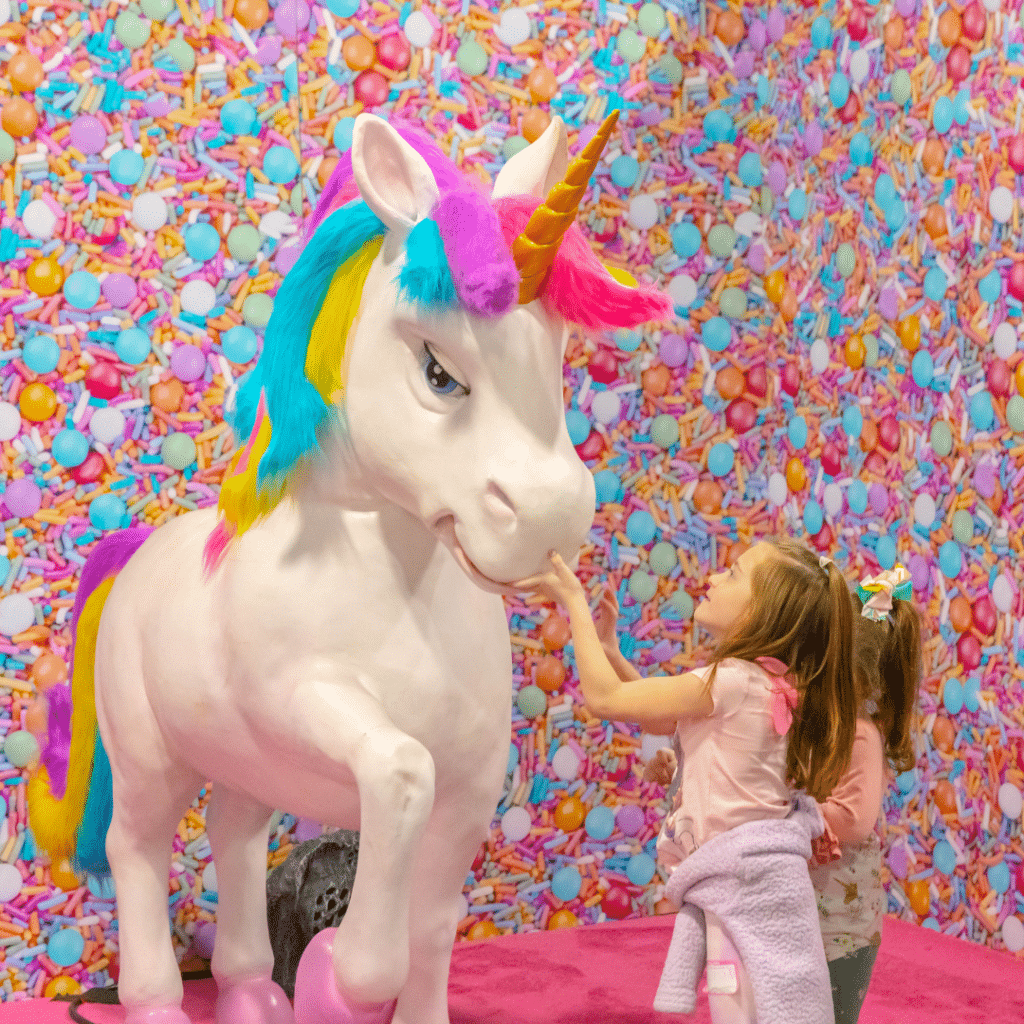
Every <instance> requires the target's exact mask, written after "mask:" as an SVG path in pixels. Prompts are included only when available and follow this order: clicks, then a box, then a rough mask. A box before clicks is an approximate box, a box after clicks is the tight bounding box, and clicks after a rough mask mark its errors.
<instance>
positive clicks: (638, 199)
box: [629, 196, 658, 231]
mask: <svg viewBox="0 0 1024 1024" xmlns="http://www.w3.org/2000/svg"><path fill="white" fill-rule="evenodd" d="M629 223H630V224H631V225H632V226H633V227H635V228H636V229H637V230H638V231H647V230H648V229H649V228H653V227H654V225H655V224H657V223H658V203H657V201H656V200H654V199H652V198H651V197H650V196H633V198H632V199H631V200H630V201H629Z"/></svg>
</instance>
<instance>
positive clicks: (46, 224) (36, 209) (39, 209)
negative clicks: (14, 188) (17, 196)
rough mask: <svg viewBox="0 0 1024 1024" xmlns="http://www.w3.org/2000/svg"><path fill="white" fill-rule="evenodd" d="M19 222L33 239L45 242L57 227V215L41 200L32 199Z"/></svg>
mask: <svg viewBox="0 0 1024 1024" xmlns="http://www.w3.org/2000/svg"><path fill="white" fill-rule="evenodd" d="M21 222H22V224H24V225H25V230H26V231H27V232H28V233H29V234H30V235H31V236H32V237H33V238H39V239H42V240H43V241H46V239H48V238H51V237H52V236H53V233H54V230H55V229H56V227H57V214H56V213H54V212H53V210H52V209H51V208H50V206H49V204H48V203H44V202H43V200H42V199H33V200H32V202H31V203H29V204H28V205H27V206H26V207H25V209H24V211H23V212H22V215H21Z"/></svg>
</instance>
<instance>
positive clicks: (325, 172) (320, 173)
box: [316, 156, 338, 189]
mask: <svg viewBox="0 0 1024 1024" xmlns="http://www.w3.org/2000/svg"><path fill="white" fill-rule="evenodd" d="M337 166H338V158H337V157H336V156H325V157H324V158H323V160H321V161H320V166H319V167H318V168H317V170H316V180H317V181H319V182H320V187H321V188H322V189H323V188H327V182H328V181H330V180H331V175H332V174H333V173H334V168H335V167H337Z"/></svg>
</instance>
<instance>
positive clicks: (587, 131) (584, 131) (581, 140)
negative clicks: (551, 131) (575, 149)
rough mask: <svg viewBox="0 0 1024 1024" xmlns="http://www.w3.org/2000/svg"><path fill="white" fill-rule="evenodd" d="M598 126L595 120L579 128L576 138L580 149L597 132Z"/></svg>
mask: <svg viewBox="0 0 1024 1024" xmlns="http://www.w3.org/2000/svg"><path fill="white" fill-rule="evenodd" d="M600 127H601V126H600V125H599V124H598V123H597V122H596V121H590V122H589V123H588V124H585V125H584V126H583V127H582V128H581V129H580V133H579V136H578V138H577V145H578V146H579V147H580V149H581V150H582V149H583V148H584V147H585V146H586V144H587V143H588V142H589V141H590V140H591V139H592V138H593V137H594V136H595V135H596V134H597V130H598V128H600Z"/></svg>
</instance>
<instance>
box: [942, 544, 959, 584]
mask: <svg viewBox="0 0 1024 1024" xmlns="http://www.w3.org/2000/svg"><path fill="white" fill-rule="evenodd" d="M939 568H940V569H941V570H942V575H943V576H945V577H946V579H949V580H955V579H956V578H957V576H959V575H960V570H961V569H962V568H963V555H962V554H961V552H960V545H959V544H957V542H956V541H955V540H947V541H946V543H945V544H943V545H942V547H941V548H939Z"/></svg>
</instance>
